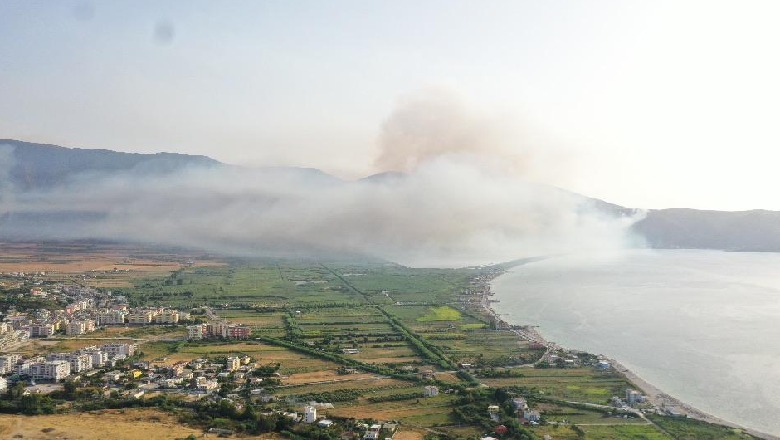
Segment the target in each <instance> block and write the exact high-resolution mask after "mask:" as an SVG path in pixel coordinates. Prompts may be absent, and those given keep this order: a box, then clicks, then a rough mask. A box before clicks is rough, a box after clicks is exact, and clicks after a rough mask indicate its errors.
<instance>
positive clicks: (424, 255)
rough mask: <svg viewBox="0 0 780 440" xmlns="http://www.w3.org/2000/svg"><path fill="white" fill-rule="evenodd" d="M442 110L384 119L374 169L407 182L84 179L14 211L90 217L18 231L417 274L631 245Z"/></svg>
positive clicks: (414, 108)
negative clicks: (365, 263) (342, 262)
mask: <svg viewBox="0 0 780 440" xmlns="http://www.w3.org/2000/svg"><path fill="white" fill-rule="evenodd" d="M448 102H449V101H448V99H441V96H437V97H434V98H430V97H426V98H425V99H422V100H421V101H413V102H406V103H403V104H402V105H401V107H400V108H399V109H398V111H396V112H395V113H393V115H392V116H391V117H390V118H389V119H388V121H387V122H386V124H385V126H384V131H383V135H382V139H381V141H380V142H381V144H382V152H381V154H380V157H379V159H378V160H377V164H378V165H380V166H381V167H382V169H384V170H403V171H407V173H406V174H403V175H392V176H384V177H383V176H379V177H375V178H370V179H364V180H360V181H355V182H345V181H341V180H338V179H335V178H331V177H329V176H327V175H323V174H321V173H317V172H314V171H311V170H302V169H287V170H285V169H270V170H269V169H264V170H263V169H261V170H250V169H239V168H233V167H217V168H192V169H187V170H182V171H179V172H177V173H174V174H168V175H165V176H159V175H157V176H150V177H147V178H144V179H139V178H138V177H137V176H133V175H129V174H121V173H120V174H115V175H113V176H110V177H106V176H103V177H100V178H99V177H97V176H95V175H90V176H84V177H83V178H82V179H79V180H76V181H74V182H73V183H71V184H69V185H67V186H61V187H59V188H56V189H55V190H52V191H47V192H36V193H30V194H25V195H24V197H23V198H22V197H20V198H19V199H18V200H17V203H18V205H19V206H17V209H18V210H19V211H23V212H25V213H28V214H31V213H34V214H46V213H58V212H65V211H67V212H82V213H84V212H87V213H94V215H92V216H87V217H78V218H77V220H76V221H72V222H65V221H64V220H63V221H61V222H60V223H58V224H57V226H55V227H52V226H51V225H47V228H48V229H47V228H37V229H36V230H35V231H27V230H24V228H21V229H18V228H17V229H16V230H15V232H14V233H15V234H17V235H18V236H26V235H27V234H31V236H32V237H35V236H36V234H37V237H40V238H101V239H113V240H117V239H121V240H132V241H142V242H154V243H162V244H172V245H183V246H192V247H199V248H204V249H209V250H217V251H222V252H227V253H230V254H238V255H268V254H291V253H293V254H298V255H300V254H307V255H308V254H316V255H325V256H327V255H333V254H335V253H344V252H346V253H359V254H366V255H371V256H376V257H381V258H385V259H389V260H392V261H396V262H399V263H403V264H408V265H416V266H458V265H471V264H484V263H489V262H499V261H506V260H512V259H516V258H521V257H527V256H538V255H548V254H560V253H572V252H584V251H587V252H591V251H604V250H614V249H621V248H623V247H624V246H625V245H626V240H627V239H628V238H629V234H628V229H629V226H630V223H631V220H630V219H623V218H615V217H611V216H608V215H605V214H603V213H601V212H598V211H596V210H594V209H591V207H590V205H589V203H588V201H587V199H585V198H583V197H580V196H577V195H574V194H571V193H568V192H565V191H562V190H559V189H556V188H553V187H549V186H544V185H537V184H534V183H530V182H527V181H525V180H524V179H523V178H522V174H519V173H518V169H521V168H522V167H523V166H525V165H524V164H523V160H522V159H523V157H526V156H527V154H526V153H521V154H517V153H514V152H512V151H511V150H509V149H507V148H506V146H505V145H503V144H501V143H500V142H498V143H497V142H494V140H496V139H497V138H499V137H500V136H498V134H497V133H496V132H494V131H491V130H490V129H489V127H490V126H491V125H490V123H489V121H487V122H486V121H485V120H481V119H479V118H472V117H471V116H469V112H467V111H465V110H463V107H459V106H455V107H452V106H450V105H449V104H448ZM453 105H454V104H453ZM486 127H487V128H486ZM508 162H509V163H512V165H511V166H507V165H506V164H507V163H508ZM515 162H516V163H519V164H520V166H516V163H515ZM0 200H1V199H0ZM17 226H18V225H17ZM42 235H46V236H45V237H41V236H42Z"/></svg>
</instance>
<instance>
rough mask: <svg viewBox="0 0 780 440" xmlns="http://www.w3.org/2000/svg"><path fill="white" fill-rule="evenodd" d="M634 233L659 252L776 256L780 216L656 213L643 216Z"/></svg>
mask: <svg viewBox="0 0 780 440" xmlns="http://www.w3.org/2000/svg"><path fill="white" fill-rule="evenodd" d="M633 228H634V231H636V232H638V233H639V234H641V235H643V236H644V237H645V238H646V239H647V242H648V244H649V245H650V246H651V247H654V248H660V249H677V248H682V249H721V250H726V251H751V252H780V212H777V211H765V210H752V211H738V212H725V211H702V210H696V209H659V210H651V211H648V212H647V215H646V217H645V218H644V219H642V220H640V221H639V222H637V223H635V224H634V226H633Z"/></svg>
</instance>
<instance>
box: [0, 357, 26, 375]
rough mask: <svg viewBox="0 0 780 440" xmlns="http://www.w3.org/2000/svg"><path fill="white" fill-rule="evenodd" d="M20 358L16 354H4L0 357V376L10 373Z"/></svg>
mask: <svg viewBox="0 0 780 440" xmlns="http://www.w3.org/2000/svg"><path fill="white" fill-rule="evenodd" d="M21 358H22V357H21V356H20V355H18V354H6V355H4V356H0V374H6V373H11V372H13V371H14V369H15V367H16V363H17V362H19V359H21Z"/></svg>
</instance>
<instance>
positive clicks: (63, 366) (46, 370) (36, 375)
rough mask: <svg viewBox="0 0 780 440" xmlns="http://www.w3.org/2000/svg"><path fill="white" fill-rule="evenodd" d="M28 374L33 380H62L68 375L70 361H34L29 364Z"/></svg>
mask: <svg viewBox="0 0 780 440" xmlns="http://www.w3.org/2000/svg"><path fill="white" fill-rule="evenodd" d="M28 374H29V375H30V376H31V377H32V378H33V380H54V381H58V380H62V379H65V378H66V377H68V375H70V362H68V361H63V360H57V361H46V362H36V363H34V364H32V365H30V367H29V373H28Z"/></svg>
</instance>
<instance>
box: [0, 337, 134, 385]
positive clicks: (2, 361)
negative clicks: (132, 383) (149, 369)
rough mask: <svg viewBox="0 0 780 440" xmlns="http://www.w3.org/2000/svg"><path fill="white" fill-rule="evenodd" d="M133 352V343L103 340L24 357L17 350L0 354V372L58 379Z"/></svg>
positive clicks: (105, 365)
mask: <svg viewBox="0 0 780 440" xmlns="http://www.w3.org/2000/svg"><path fill="white" fill-rule="evenodd" d="M134 353H135V345H134V344H122V343H115V344H105V345H103V346H100V347H98V346H91V347H85V348H82V349H80V350H77V351H74V352H71V353H51V354H48V355H46V356H45V357H44V356H36V357H32V358H24V357H22V356H21V355H18V354H6V355H2V356H0V375H15V376H17V377H27V378H30V379H32V380H34V381H54V382H56V381H60V380H63V379H65V378H67V377H68V376H70V375H71V374H80V373H85V372H88V371H90V370H94V369H97V368H105V367H111V366H114V365H116V364H117V362H119V361H121V360H123V359H125V358H127V357H129V356H132V355H133V354H134Z"/></svg>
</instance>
